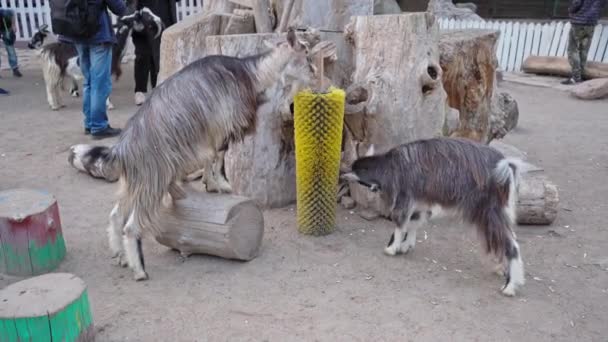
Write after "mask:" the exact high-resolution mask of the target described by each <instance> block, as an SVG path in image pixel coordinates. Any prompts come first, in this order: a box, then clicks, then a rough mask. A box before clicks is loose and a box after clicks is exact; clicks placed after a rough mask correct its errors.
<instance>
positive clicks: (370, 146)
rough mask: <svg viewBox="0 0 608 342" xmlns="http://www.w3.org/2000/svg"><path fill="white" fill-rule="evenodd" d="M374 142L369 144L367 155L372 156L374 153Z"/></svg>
mask: <svg viewBox="0 0 608 342" xmlns="http://www.w3.org/2000/svg"><path fill="white" fill-rule="evenodd" d="M374 152H375V150H374V144H371V145H369V148H368V149H367V152H365V156H366V157H371V156H373V155H374Z"/></svg>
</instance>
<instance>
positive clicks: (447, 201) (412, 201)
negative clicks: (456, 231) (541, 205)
mask: <svg viewBox="0 0 608 342" xmlns="http://www.w3.org/2000/svg"><path fill="white" fill-rule="evenodd" d="M523 165H524V164H523V163H522V162H521V161H519V160H516V159H509V158H505V157H504V156H503V155H502V154H501V153H500V152H499V151H497V150H495V149H493V148H491V147H489V146H486V145H482V144H478V143H475V142H473V141H470V140H466V139H455V138H434V139H426V140H419V141H414V142H411V143H408V144H403V145H400V146H397V147H395V148H393V149H391V150H390V151H388V152H387V153H384V154H380V155H375V156H366V157H363V158H361V159H358V160H356V161H355V162H354V163H353V165H352V171H351V172H349V173H347V174H345V175H343V178H344V179H347V180H350V181H356V182H359V183H360V184H363V185H365V186H367V187H369V188H370V189H372V190H377V191H380V192H381V197H382V199H383V201H384V202H385V204H386V205H387V206H388V208H389V211H390V219H391V220H392V221H393V222H395V223H396V224H397V225H402V224H403V223H404V222H406V221H407V220H409V218H410V216H411V215H412V214H413V213H414V211H415V210H416V207H417V206H420V207H422V208H432V207H434V206H440V207H442V208H445V209H448V210H450V211H455V212H457V213H458V214H459V215H461V216H462V218H463V219H464V220H465V221H467V222H469V223H472V224H475V225H476V226H477V227H478V230H479V233H480V234H481V236H482V237H483V238H484V241H485V249H486V251H487V252H493V253H495V254H496V255H497V256H499V257H501V258H502V256H503V254H504V253H509V251H508V250H505V249H509V248H510V247H509V243H510V241H511V238H512V236H511V234H512V232H511V226H512V225H513V224H514V223H515V203H516V199H517V193H516V192H517V191H516V189H517V185H518V182H519V174H520V172H519V171H520V170H521V169H522V167H523Z"/></svg>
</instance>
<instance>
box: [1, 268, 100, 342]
mask: <svg viewBox="0 0 608 342" xmlns="http://www.w3.org/2000/svg"><path fill="white" fill-rule="evenodd" d="M94 340H95V330H94V327H93V318H92V316H91V309H90V306H89V298H88V296H87V287H86V284H85V283H84V281H82V279H80V278H78V277H76V276H75V275H73V274H69V273H48V274H44V275H41V276H37V277H33V278H29V279H26V280H23V281H20V282H17V283H14V284H12V285H9V286H7V287H6V288H4V289H2V290H0V341H2V342H24V341H35V342H47V341H48V342H51V341H62V342H72V341H79V342H85V341H94Z"/></svg>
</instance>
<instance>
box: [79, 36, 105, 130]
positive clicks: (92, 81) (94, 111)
mask: <svg viewBox="0 0 608 342" xmlns="http://www.w3.org/2000/svg"><path fill="white" fill-rule="evenodd" d="M75 46H76V50H78V57H79V59H80V69H81V70H82V75H83V76H84V83H83V99H82V111H83V113H84V128H87V129H90V130H91V133H93V134H95V133H97V132H101V131H103V130H105V129H106V128H107V127H108V115H107V113H106V101H107V100H108V97H109V96H110V92H111V91H112V74H111V69H112V45H111V44H92V45H91V44H75Z"/></svg>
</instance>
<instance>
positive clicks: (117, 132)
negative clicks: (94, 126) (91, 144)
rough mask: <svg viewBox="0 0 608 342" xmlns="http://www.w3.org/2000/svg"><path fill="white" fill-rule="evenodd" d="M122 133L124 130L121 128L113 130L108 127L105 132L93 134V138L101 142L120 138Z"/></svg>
mask: <svg viewBox="0 0 608 342" xmlns="http://www.w3.org/2000/svg"><path fill="white" fill-rule="evenodd" d="M121 132H122V130H121V129H120V128H112V127H110V126H109V125H108V127H107V128H106V129H104V130H103V131H101V132H96V133H91V135H92V136H93V140H99V139H105V138H112V137H116V136H119V135H120V133H121Z"/></svg>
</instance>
